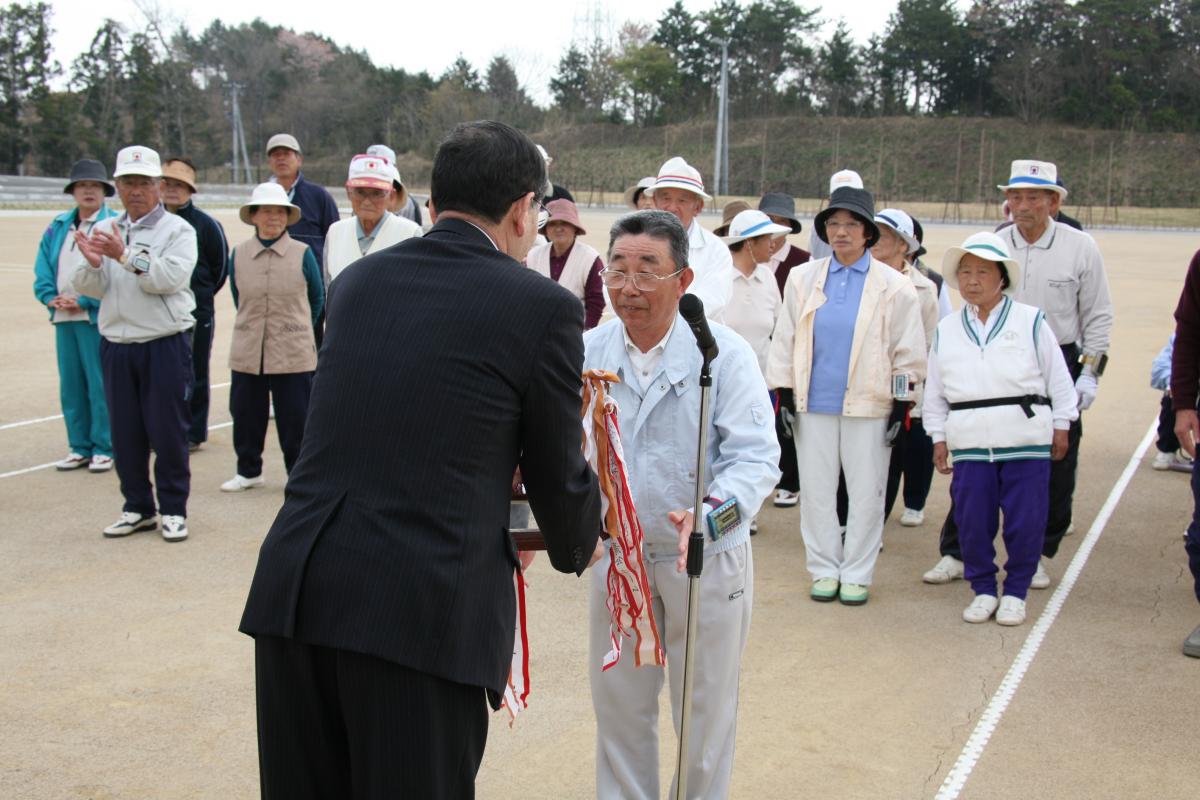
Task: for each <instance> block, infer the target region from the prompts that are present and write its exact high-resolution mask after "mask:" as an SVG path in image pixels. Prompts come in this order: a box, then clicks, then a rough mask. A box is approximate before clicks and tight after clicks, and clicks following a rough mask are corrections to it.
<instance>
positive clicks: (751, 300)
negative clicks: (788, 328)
mask: <svg viewBox="0 0 1200 800" xmlns="http://www.w3.org/2000/svg"><path fill="white" fill-rule="evenodd" d="M781 305H783V300H781V299H780V297H779V286H778V284H777V283H776V282H775V275H774V274H773V273H772V271H771V268H770V267H769V266H767V265H766V264H759V265H757V266H756V267H755V268H754V272H752V273H750V276H749V277H747V276H746V275H743V274H742V271H741V270H740V269H738V268H737V267H734V269H733V288H732V293H731V295H730V299H729V305H727V306H725V324H726V325H728V326H729V327H730V328H733V329H734V330H735V331H737V332H738V333H739V334H741V336H742V338H743V339H745V340H746V341H747V342H748V343H749V345H750V348H751V349H752V350H754V355H755V356H756V357H757V358H758V368H759V369H760V370H762V372H763V373H764V374H765V373H766V371H767V353H768V352H769V351H770V349H771V332H772V331H774V330H775V320H776V319H778V318H779V308H780V306H781Z"/></svg>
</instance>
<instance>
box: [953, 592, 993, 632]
mask: <svg viewBox="0 0 1200 800" xmlns="http://www.w3.org/2000/svg"><path fill="white" fill-rule="evenodd" d="M999 604H1000V601H999V600H997V599H996V596H995V595H992V594H977V595H975V599H974V600H972V601H971V605H969V606H967V607H966V608H964V609H963V615H962V617H963V622H970V623H971V624H973V625H978V624H979V623H980V622H987V621H988V620H989V619H991V618H992V614H995V613H996V606H998V605H999Z"/></svg>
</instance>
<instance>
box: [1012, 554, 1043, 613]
mask: <svg viewBox="0 0 1200 800" xmlns="http://www.w3.org/2000/svg"><path fill="white" fill-rule="evenodd" d="M1049 587H1050V573H1049V572H1046V563H1045V561H1043V560H1042V559H1040V558H1039V559H1038V568H1037V572H1035V573H1033V580H1031V581H1030V582H1029V588H1030V589H1047V588H1049ZM1013 624H1014V625H1016V624H1019V623H1013Z"/></svg>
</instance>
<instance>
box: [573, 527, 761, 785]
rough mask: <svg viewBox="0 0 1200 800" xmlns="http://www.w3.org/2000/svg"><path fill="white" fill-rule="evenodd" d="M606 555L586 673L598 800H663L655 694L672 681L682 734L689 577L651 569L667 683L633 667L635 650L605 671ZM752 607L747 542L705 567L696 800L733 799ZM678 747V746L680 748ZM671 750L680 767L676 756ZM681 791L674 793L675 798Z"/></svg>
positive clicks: (595, 578)
mask: <svg viewBox="0 0 1200 800" xmlns="http://www.w3.org/2000/svg"><path fill="white" fill-rule="evenodd" d="M608 565H609V557H608V556H607V555H606V556H605V557H604V558H602V559H601V560H600V561H599V562H597V563H596V565H595V566H594V567H592V568H591V569H590V570H589V571H590V572H591V574H592V577H591V582H592V585H591V597H590V604H589V606H590V610H589V616H590V626H589V627H590V636H589V638H590V647H589V652H588V675H589V677H590V678H591V687H592V705H593V707H594V709H595V712H596V797H598V798H601V800H610V798H611V799H612V800H658V798H660V797H661V796H662V792H661V791H660V790H659V783H658V772H659V747H658V696H659V693H660V692H661V691H662V686H663V681H664V678H669V680H670V692H671V710H672V714H673V716H674V723H675V733H676V735H678V734H679V725H680V715H681V714H682V710H681V708H680V701H681V699H682V696H683V662H684V650H685V649H686V641H687V605H688V577H687V573H686V572H678V571H677V570H676V567H675V559H674V558H671V559H669V560H666V561H657V562H651V561H647V572H648V574H649V578H650V595H651V602H652V608H653V613H654V620H655V622H656V624H657V625H658V631H659V635H660V637H661V639H662V643H663V647H664V649H665V650H666V654H667V665H668V666H667V673H668V674H667V675H665V676H664V674H663V668H662V667H657V666H654V665H649V666H641V667H637V666H634V653H633V646H634V645H633V642H632V641H630V640H626V641H625V642H624V650H623V652H622V654H621V660H620V661H619V662H618V663H617V665H616V666H614V667H612V668H611V669H609V670H607V671H601V669H600V664H601V660H602V659H603V658H604V655H605V654H606V653H607V652H608V650H609V647H610V645H611V643H610V640H609V627H610V622H611V620H612V616H611V614H610V612H609V610H608V607H607V605H606V600H607V597H608V592H607V575H608ZM753 602H754V559H753V555H752V553H751V547H750V543H749V542H746V543H745V544H742V545H740V546H738V547H734V548H732V549H730V550H726V551H724V552H721V553H717V554H715V555H711V556H707V557H706V558H705V559H704V570H703V575H702V577H701V579H700V617H699V620H698V624H697V627H696V642H695V662H694V670H695V672H694V675H693V680H692V714H691V718H690V723H691V724H690V726H689V728H690V730H689V734H688V735H689V737H690V738H689V740H688V742H689V747H688V751H689V752H688V778H687V794H688V797H689V798H692V797H698V798H705V800H723V798H726V797H728V796H729V781H730V777H731V776H732V774H733V748H734V741H735V739H736V736H735V734H736V730H737V705H738V676H739V673H740V670H741V661H742V650H743V649H744V648H745V646H746V636H747V634H748V633H749V632H750V612H751V608H752V606H753ZM676 748H677V746H676ZM676 748H673V749H672V750H671V755H670V759H671V760H672V761H674V758H675V753H676V752H677V749H676ZM674 794H675V789H674V786H672V788H671V795H672V796H674Z"/></svg>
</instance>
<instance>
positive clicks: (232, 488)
mask: <svg viewBox="0 0 1200 800" xmlns="http://www.w3.org/2000/svg"><path fill="white" fill-rule="evenodd" d="M264 483H266V481H264V480H263V476H262V475H257V476H255V477H253V478H243V477H242V476H241V475H234V476H233V477H232V478H230V479H229V480H227V481H225V482H224V483H222V484H221V491H222V492H244V491H246V490H247V489H253V488H255V487H256V486H262V485H263V484H264Z"/></svg>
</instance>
